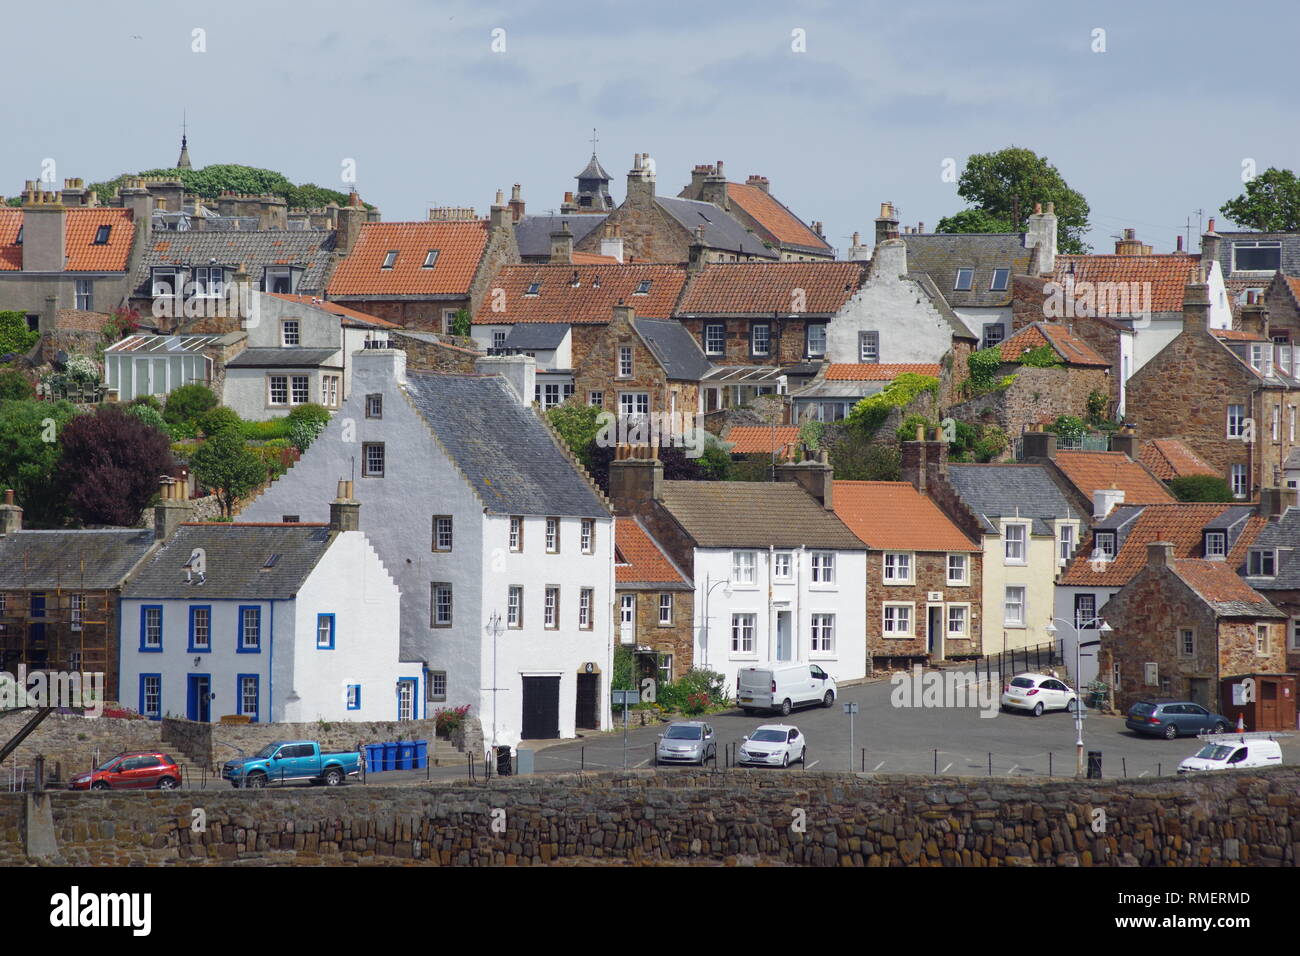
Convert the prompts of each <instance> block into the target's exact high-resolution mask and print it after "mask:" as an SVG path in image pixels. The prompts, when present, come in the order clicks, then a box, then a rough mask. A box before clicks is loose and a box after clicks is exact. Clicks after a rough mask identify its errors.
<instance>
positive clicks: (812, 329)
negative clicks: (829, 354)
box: [807, 322, 826, 358]
mask: <svg viewBox="0 0 1300 956" xmlns="http://www.w3.org/2000/svg"><path fill="white" fill-rule="evenodd" d="M807 335H808V358H821V357H822V356H823V355H825V354H826V323H825V322H814V323H812V324H810V325H809V326H808V332H807Z"/></svg>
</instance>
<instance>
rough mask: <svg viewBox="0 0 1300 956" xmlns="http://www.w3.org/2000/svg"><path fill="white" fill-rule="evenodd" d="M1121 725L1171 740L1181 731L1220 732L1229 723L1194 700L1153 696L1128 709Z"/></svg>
mask: <svg viewBox="0 0 1300 956" xmlns="http://www.w3.org/2000/svg"><path fill="white" fill-rule="evenodd" d="M1124 726H1125V727H1127V728H1128V729H1129V730H1132V731H1135V732H1137V733H1139V734H1147V735H1150V736H1152V737H1164V738H1165V739H1166V740H1173V739H1174V738H1175V737H1178V736H1181V735H1184V734H1186V735H1189V736H1190V735H1195V734H1202V733H1214V734H1221V733H1223V732H1224V731H1226V730H1227V729H1228V728H1229V726H1230V724H1229V723H1228V718H1227V717H1224V716H1223V715H1222V714H1216V713H1214V712H1213V711H1211V710H1207V709H1206V708H1204V707H1202V706H1201V705H1200V704H1198V703H1196V702H1195V701H1191V700H1177V699H1174V698H1164V697H1152V698H1148V699H1147V700H1140V701H1138V702H1137V703H1136V704H1134V705H1133V706H1132V707H1130V708H1129V709H1128V717H1127V719H1126V720H1125V721H1124Z"/></svg>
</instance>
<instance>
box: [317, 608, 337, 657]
mask: <svg viewBox="0 0 1300 956" xmlns="http://www.w3.org/2000/svg"><path fill="white" fill-rule="evenodd" d="M316 649H317V650H318V651H332V650H334V615H333V614H317V615H316Z"/></svg>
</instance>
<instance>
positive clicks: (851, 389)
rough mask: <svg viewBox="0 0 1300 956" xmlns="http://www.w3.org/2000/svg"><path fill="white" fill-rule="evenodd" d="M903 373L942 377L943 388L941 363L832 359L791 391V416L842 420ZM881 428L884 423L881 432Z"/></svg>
mask: <svg viewBox="0 0 1300 956" xmlns="http://www.w3.org/2000/svg"><path fill="white" fill-rule="evenodd" d="M900 375H924V376H926V377H928V378H934V379H939V380H940V391H941V393H942V391H943V389H942V385H943V381H942V379H943V367H942V366H940V365H937V364H935V365H928V364H921V363H914V364H906V363H904V364H896V363H891V362H867V363H858V364H844V365H841V364H839V363H838V362H832V363H827V364H825V365H821V366H819V367H818V369H817V374H816V375H814V376H813V377H812V379H810V380H809V381H808V384H807V385H805V386H803V387H802V388H800V389H797V390H795V391H793V392H791V393H790V415H791V417H792V418H793V420H794V421H796V422H806V421H816V422H837V421H840V420H841V419H843V418H845V417H847V416H848V414H849V412H850V411H852V409H853V406H854V405H856V404H857V403H858V402H860V401H862V399H864V398H869V397H870V396H872V395H877V394H879V393H880V392H882V391H883V390H884V389H886V388H888V387H889V386H890V385H891V384H892V383H893V382H894V380H895V379H897V378H898V377H899V376H900ZM925 397H926V398H928V397H929V396H928V395H926V396H925ZM941 404H942V403H941ZM881 430H884V426H881V429H878V431H877V433H879V432H880V431H881ZM886 433H887V432H886Z"/></svg>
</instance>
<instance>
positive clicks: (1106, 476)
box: [1055, 451, 1177, 505]
mask: <svg viewBox="0 0 1300 956" xmlns="http://www.w3.org/2000/svg"><path fill="white" fill-rule="evenodd" d="M1055 462H1056V467H1057V468H1059V469H1061V471H1062V472H1063V473H1064V474H1065V477H1066V478H1068V479H1069V480H1070V483H1071V484H1072V485H1074V487H1076V488H1078V489H1079V491H1080V492H1081V493H1082V494H1083V495H1084V496H1085V497H1086V498H1087V499H1088V500H1089V501H1091V500H1092V494H1093V492H1094V491H1098V490H1100V489H1102V488H1119V489H1120V490H1121V491H1123V492H1124V504H1126V505H1155V504H1168V503H1170V502H1173V501H1175V500H1177V499H1175V498H1174V496H1173V495H1171V494H1170V493H1169V491H1168V489H1167V488H1165V486H1164V485H1162V484H1161V483H1160V482H1159V481H1157V480H1156V479H1155V477H1154V476H1153V475H1152V474H1151V472H1149V471H1147V470H1146V469H1145V468H1143V467H1142V465H1141V464H1139V463H1138V462H1136V461H1134V460H1133V459H1132V458H1130V457H1129V456H1128V455H1126V454H1124V453H1123V452H1119V451H1059V452H1057V453H1056V458H1055Z"/></svg>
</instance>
